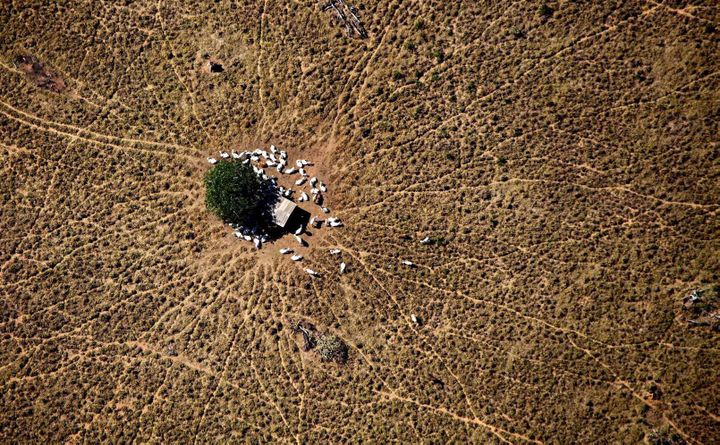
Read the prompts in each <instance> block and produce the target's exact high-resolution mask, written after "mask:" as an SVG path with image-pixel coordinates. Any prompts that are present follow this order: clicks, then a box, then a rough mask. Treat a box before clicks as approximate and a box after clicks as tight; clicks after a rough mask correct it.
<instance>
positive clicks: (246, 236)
mask: <svg viewBox="0 0 720 445" xmlns="http://www.w3.org/2000/svg"><path fill="white" fill-rule="evenodd" d="M243 239H244V240H245V241H252V240H253V239H252V236H250V235H243Z"/></svg>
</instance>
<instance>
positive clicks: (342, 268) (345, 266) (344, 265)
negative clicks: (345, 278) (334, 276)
mask: <svg viewBox="0 0 720 445" xmlns="http://www.w3.org/2000/svg"><path fill="white" fill-rule="evenodd" d="M346 268H347V264H345V263H344V262H342V263H340V273H345V269H346Z"/></svg>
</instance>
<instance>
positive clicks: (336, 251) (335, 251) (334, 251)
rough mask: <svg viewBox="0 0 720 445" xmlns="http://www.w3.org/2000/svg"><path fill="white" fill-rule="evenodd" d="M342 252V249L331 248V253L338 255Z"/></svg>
mask: <svg viewBox="0 0 720 445" xmlns="http://www.w3.org/2000/svg"><path fill="white" fill-rule="evenodd" d="M340 252H341V250H340V249H330V255H337V254H339V253H340Z"/></svg>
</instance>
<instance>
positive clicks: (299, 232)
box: [295, 226, 304, 235]
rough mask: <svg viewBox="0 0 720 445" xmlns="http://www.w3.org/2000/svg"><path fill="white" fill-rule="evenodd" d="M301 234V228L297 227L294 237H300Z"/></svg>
mask: <svg viewBox="0 0 720 445" xmlns="http://www.w3.org/2000/svg"><path fill="white" fill-rule="evenodd" d="M303 232H304V230H303V226H300V227H298V228H297V230H296V231H295V235H302V233H303Z"/></svg>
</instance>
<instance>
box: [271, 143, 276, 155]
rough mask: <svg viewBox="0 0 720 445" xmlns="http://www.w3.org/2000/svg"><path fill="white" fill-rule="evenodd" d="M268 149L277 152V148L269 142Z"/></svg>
mask: <svg viewBox="0 0 720 445" xmlns="http://www.w3.org/2000/svg"><path fill="white" fill-rule="evenodd" d="M270 151H271V152H273V153H277V148H276V147H275V146H274V145H272V144H270Z"/></svg>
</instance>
